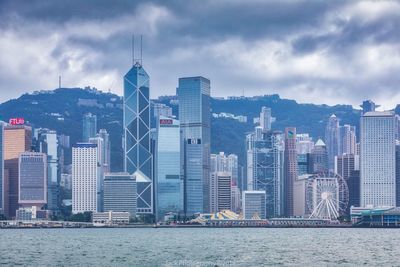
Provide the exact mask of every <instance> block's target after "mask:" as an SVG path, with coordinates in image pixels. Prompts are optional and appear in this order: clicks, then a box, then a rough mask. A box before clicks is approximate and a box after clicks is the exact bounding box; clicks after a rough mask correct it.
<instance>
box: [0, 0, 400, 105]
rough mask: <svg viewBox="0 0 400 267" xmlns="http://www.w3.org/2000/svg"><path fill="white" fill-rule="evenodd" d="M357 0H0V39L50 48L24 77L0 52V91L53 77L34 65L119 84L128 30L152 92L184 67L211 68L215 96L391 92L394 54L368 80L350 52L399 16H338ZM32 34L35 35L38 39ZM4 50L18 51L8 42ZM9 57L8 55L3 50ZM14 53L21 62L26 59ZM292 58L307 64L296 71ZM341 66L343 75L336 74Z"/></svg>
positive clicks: (384, 39)
mask: <svg viewBox="0 0 400 267" xmlns="http://www.w3.org/2000/svg"><path fill="white" fill-rule="evenodd" d="M357 3H359V2H357V1H211V0H210V1H151V2H149V1H112V2H110V1H105V0H88V1H78V0H73V1H50V0H49V1H45V0H42V1H39V0H33V1H29V2H28V3H27V2H23V1H13V0H3V1H1V3H0V16H1V17H2V18H3V19H2V20H1V21H0V41H2V39H1V38H4V40H5V41H7V42H17V43H18V44H17V46H16V47H18V46H19V45H20V44H19V43H20V42H26V41H27V40H31V41H32V43H33V46H32V47H33V48H32V50H33V49H36V50H35V53H42V52H44V51H47V50H49V55H48V57H46V60H47V61H48V62H45V63H43V62H40V60H39V62H38V64H37V65H38V66H37V68H36V69H35V67H31V68H29V70H27V73H26V75H27V77H28V78H27V80H28V81H29V84H25V83H24V81H23V80H21V79H18V75H17V74H18V73H17V72H16V71H15V69H16V68H17V65H16V66H15V68H14V67H12V68H8V67H7V66H4V65H3V66H2V63H1V62H0V73H2V74H0V91H1V92H3V91H4V90H5V89H6V88H12V89H13V90H11V91H7V93H6V94H3V96H2V97H3V98H2V99H0V100H6V99H7V98H9V97H17V96H18V95H17V94H20V93H21V92H23V91H24V90H40V89H50V88H46V87H48V86H50V84H52V83H49V82H46V79H43V78H41V79H35V77H36V76H37V75H38V74H40V73H41V72H46V74H47V75H48V73H52V74H53V75H54V76H57V75H58V74H59V73H62V74H63V75H64V76H65V80H66V84H65V85H68V82H70V83H71V87H72V86H79V85H80V86H84V85H89V84H91V85H95V86H97V87H99V88H100V89H103V90H107V89H108V87H109V86H110V84H113V88H112V89H113V90H114V91H115V92H117V93H119V94H121V93H122V90H121V86H122V83H121V80H122V78H121V77H122V75H123V74H124V73H125V72H126V71H127V68H129V65H130V62H131V58H130V39H131V33H132V32H135V33H137V34H144V44H145V45H144V62H145V66H146V69H147V70H148V72H149V74H150V75H151V79H152V80H151V84H152V85H151V86H152V94H153V95H152V96H153V97H155V96H157V95H162V94H173V93H174V92H175V87H176V83H177V78H178V77H180V76H185V75H205V76H207V77H209V78H211V80H212V84H213V94H214V95H218V96H221V95H230V94H232V93H235V94H241V93H242V90H243V89H245V91H246V92H247V93H248V94H264V93H279V94H282V95H283V96H286V97H290V98H295V99H299V100H301V101H306V102H317V103H321V102H328V103H329V104H334V103H336V102H338V101H344V103H351V104H357V103H358V102H360V98H363V97H366V96H370V97H381V98H384V97H386V96H389V95H390V96H393V94H394V93H395V92H396V90H397V87H396V84H398V80H397V79H396V78H395V77H393V75H394V74H395V73H396V72H397V73H398V71H399V70H400V66H397V65H396V64H395V63H396V60H397V58H395V59H393V62H394V64H393V66H390V64H388V65H389V66H386V65H385V66H383V65H382V66H383V67H385V68H387V72H386V73H384V74H379V73H378V74H376V75H375V77H373V79H374V80H372V78H371V77H367V76H366V77H363V76H360V75H357V72H358V71H359V68H360V66H359V65H361V66H362V67H363V68H364V70H367V71H368V69H369V66H365V64H364V66H363V65H362V62H361V63H360V62H358V61H357V58H356V57H357V53H359V50H360V49H361V48H362V47H364V46H365V45H380V44H384V45H391V46H396V45H397V43H398V38H399V37H398V36H400V35H399V32H398V29H399V26H400V16H398V15H396V14H388V15H387V16H382V17H381V18H380V19H376V20H372V21H368V20H363V18H362V17H361V18H360V17H350V18H344V17H342V16H341V15H342V14H341V12H342V10H343V8H345V7H347V6H351V5H356V4H357ZM377 4H379V3H377ZM152 8H153V9H152ZM151 12H155V13H157V12H161V13H163V12H164V13H165V14H164V13H163V14H161V15H160V14H158V15H157V14H151ZM152 16H155V17H157V16H158V17H157V18H158V19H159V21H157V20H156V21H153V20H152V19H153V18H152ZM331 27H334V28H335V29H336V30H335V31H331V30H330V28H331ZM7 42H3V43H7ZM37 42H43V47H40V46H39V45H37V44H36V43H37ZM264 44H271V45H270V46H266V45H264ZM0 45H1V44H0ZM27 45H29V43H27ZM7 47H8V46H7ZM44 48H46V49H44ZM12 49H13V47H11V50H12ZM390 49H392V48H390ZM23 52H24V53H30V52H29V51H23ZM390 52H391V53H392V50H390ZM10 53H15V56H19V53H18V52H16V51H10ZM32 53H33V52H32ZM321 53H324V55H325V58H324V57H321V55H320V54H321ZM29 55H30V54H29ZM313 55H318V56H319V57H321V60H323V61H324V60H326V61H327V62H325V63H324V64H326V65H328V67H326V68H325V69H324V68H323V67H321V68H319V67H318V66H317V67H315V66H314V65H315V64H316V63H315V62H313V61H312V60H314V59H312V58H311V59H308V58H307V57H312V56H313ZM32 57H33V58H35V56H32ZM249 58H251V59H249ZM351 60H353V61H354V62H351ZM8 62H10V64H14V63H13V62H12V60H11V57H9V58H8ZM18 62H19V63H18V64H22V65H23V62H24V61H23V59H18ZM296 62H297V63H296ZM298 62H304V64H305V65H304V68H305V69H307V68H310V70H309V71H303V70H302V68H301V67H299V66H296V64H300V63H298ZM15 64H16V63H15ZM313 64H314V65H313ZM330 64H332V65H330ZM357 64H359V65H357ZM376 64H378V65H379V64H381V63H380V62H376ZM382 64H384V63H382ZM344 68H346V70H347V71H348V75H343V72H344V71H343V69H344ZM370 68H371V69H373V66H371V67H370ZM336 72H338V73H336ZM355 77H356V78H355ZM90 79H93V82H92V83H91V80H90ZM72 83H73V84H72ZM82 83H86V84H82ZM299 88H301V89H299ZM377 88H380V90H381V91H380V92H377V91H376V90H377ZM298 92H301V93H302V94H303V95H299V93H298ZM308 92H309V93H308ZM318 92H319V95H318ZM388 103H389V102H388ZM391 104H392V102H390V103H389V104H388V105H391Z"/></svg>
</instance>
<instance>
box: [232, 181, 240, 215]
mask: <svg viewBox="0 0 400 267" xmlns="http://www.w3.org/2000/svg"><path fill="white" fill-rule="evenodd" d="M231 189H232V211H233V212H236V213H240V211H241V209H242V201H241V200H242V196H241V195H242V194H241V191H240V189H239V187H238V186H232V187H231Z"/></svg>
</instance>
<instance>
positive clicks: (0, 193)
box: [0, 121, 4, 214]
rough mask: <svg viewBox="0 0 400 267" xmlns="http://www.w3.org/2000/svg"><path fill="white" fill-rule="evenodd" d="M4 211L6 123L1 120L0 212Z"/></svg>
mask: <svg viewBox="0 0 400 267" xmlns="http://www.w3.org/2000/svg"><path fill="white" fill-rule="evenodd" d="M3 213H4V123H3V122H2V121H0V214H3Z"/></svg>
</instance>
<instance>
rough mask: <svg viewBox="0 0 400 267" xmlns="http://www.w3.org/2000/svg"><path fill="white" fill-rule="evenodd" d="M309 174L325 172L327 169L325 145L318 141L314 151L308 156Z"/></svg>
mask: <svg viewBox="0 0 400 267" xmlns="http://www.w3.org/2000/svg"><path fill="white" fill-rule="evenodd" d="M310 164H311V167H310V170H311V173H321V172H327V171H328V170H329V168H328V152H327V149H326V145H325V143H324V142H323V141H322V140H321V139H318V141H317V142H316V143H315V146H314V149H313V150H312V151H311V155H310Z"/></svg>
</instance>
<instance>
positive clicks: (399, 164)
mask: <svg viewBox="0 0 400 267" xmlns="http://www.w3.org/2000/svg"><path fill="white" fill-rule="evenodd" d="M396 207H400V144H397V145H396Z"/></svg>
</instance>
